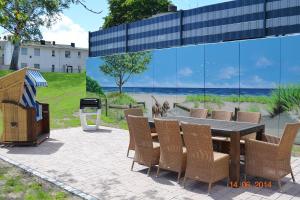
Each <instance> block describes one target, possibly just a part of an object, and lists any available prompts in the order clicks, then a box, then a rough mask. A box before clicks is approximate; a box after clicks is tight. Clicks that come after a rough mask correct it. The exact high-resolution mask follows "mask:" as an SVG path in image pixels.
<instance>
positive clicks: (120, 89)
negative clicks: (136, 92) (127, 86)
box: [119, 85, 122, 94]
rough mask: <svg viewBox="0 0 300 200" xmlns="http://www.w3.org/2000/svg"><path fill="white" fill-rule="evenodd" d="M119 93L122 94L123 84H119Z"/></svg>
mask: <svg viewBox="0 0 300 200" xmlns="http://www.w3.org/2000/svg"><path fill="white" fill-rule="evenodd" d="M119 93H120V94H122V85H119Z"/></svg>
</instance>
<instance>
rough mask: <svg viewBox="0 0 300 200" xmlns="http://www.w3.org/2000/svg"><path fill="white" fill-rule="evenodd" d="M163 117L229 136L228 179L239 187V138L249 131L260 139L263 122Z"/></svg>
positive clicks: (151, 126)
mask: <svg viewBox="0 0 300 200" xmlns="http://www.w3.org/2000/svg"><path fill="white" fill-rule="evenodd" d="M162 118H163V119H175V120H178V121H179V123H180V122H186V123H192V124H200V125H210V127H211V133H212V136H223V137H228V138H230V152H229V156H230V163H229V181H230V182H231V185H233V186H234V187H239V186H240V184H241V180H240V167H241V166H240V152H241V150H240V139H241V136H245V135H248V134H251V133H256V139H257V140H262V139H263V137H264V132H265V125H264V124H261V123H260V124H255V123H249V122H238V121H224V120H216V119H203V118H195V117H185V116H167V117H162ZM149 125H150V128H151V129H155V123H154V120H153V119H149Z"/></svg>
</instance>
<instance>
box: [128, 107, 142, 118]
mask: <svg viewBox="0 0 300 200" xmlns="http://www.w3.org/2000/svg"><path fill="white" fill-rule="evenodd" d="M124 115H125V118H126V120H127V117H128V115H133V116H141V117H142V116H143V110H142V109H140V108H129V109H126V110H124Z"/></svg>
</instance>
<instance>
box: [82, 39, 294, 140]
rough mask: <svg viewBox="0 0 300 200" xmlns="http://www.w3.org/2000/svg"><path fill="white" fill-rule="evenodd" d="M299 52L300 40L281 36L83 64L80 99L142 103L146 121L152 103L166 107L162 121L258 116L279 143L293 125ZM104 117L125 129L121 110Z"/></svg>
mask: <svg viewBox="0 0 300 200" xmlns="http://www.w3.org/2000/svg"><path fill="white" fill-rule="evenodd" d="M299 48H300V36H288V37H276V38H267V39H256V40H246V41H237V42H224V43H216V44H205V45H193V46H186V47H178V48H170V49H161V50H152V51H147V52H138V53H128V54H119V55H112V56H106V57H96V58H89V59H88V60H87V80H88V81H87V92H88V94H89V95H90V96H93V95H95V93H97V94H98V93H100V94H101V95H102V97H103V98H106V99H107V101H108V104H110V105H120V104H121V105H126V104H138V103H144V104H142V105H145V112H146V113H147V115H148V116H149V117H152V110H153V106H155V103H156V101H157V102H158V103H160V104H161V105H163V104H164V102H166V101H167V102H168V107H169V109H167V110H168V111H167V113H166V114H167V115H186V116H188V115H189V113H188V112H187V111H186V109H185V108H192V107H193V108H194V107H196V108H197V107H199V108H202V107H205V108H208V109H209V111H211V110H228V111H233V112H234V110H235V109H236V108H238V109H239V110H241V111H249V112H261V113H262V116H263V118H262V120H263V123H265V124H266V132H267V133H268V134H273V135H276V136H280V134H281V133H282V131H283V128H284V125H285V123H287V122H295V121H299V120H300V57H299ZM93 93H94V94H93ZM120 93H121V95H120ZM111 112H112V113H111V115H113V116H114V119H110V120H115V121H122V120H123V123H124V116H123V115H122V111H120V110H119V111H111ZM108 115H110V114H108ZM296 142H297V143H299V144H300V134H298V136H297V139H296Z"/></svg>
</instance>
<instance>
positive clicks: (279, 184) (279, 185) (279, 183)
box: [277, 180, 282, 192]
mask: <svg viewBox="0 0 300 200" xmlns="http://www.w3.org/2000/svg"><path fill="white" fill-rule="evenodd" d="M277 183H278V187H279V190H280V192H282V187H281V182H280V180H278V181H277Z"/></svg>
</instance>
